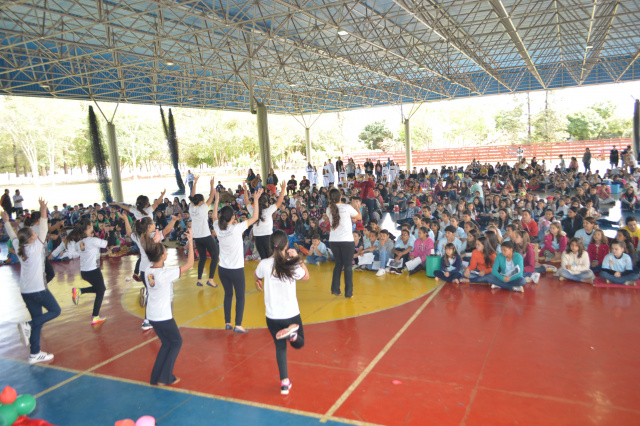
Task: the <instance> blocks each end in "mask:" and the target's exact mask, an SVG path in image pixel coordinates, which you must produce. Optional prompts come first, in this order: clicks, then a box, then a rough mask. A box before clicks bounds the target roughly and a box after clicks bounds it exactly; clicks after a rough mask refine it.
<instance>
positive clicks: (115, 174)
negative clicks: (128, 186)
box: [107, 123, 124, 203]
mask: <svg viewBox="0 0 640 426" xmlns="http://www.w3.org/2000/svg"><path fill="white" fill-rule="evenodd" d="M107 147H108V148H109V165H110V166H111V190H112V192H113V199H114V201H117V202H118V203H122V202H123V201H124V197H123V195H122V179H121V178H120V156H119V155H118V143H117V141H116V126H115V125H114V124H113V123H107Z"/></svg>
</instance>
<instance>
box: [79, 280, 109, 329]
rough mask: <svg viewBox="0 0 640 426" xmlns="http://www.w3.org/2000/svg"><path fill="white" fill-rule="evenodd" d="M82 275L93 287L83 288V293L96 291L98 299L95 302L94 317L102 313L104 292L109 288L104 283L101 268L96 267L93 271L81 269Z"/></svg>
mask: <svg viewBox="0 0 640 426" xmlns="http://www.w3.org/2000/svg"><path fill="white" fill-rule="evenodd" d="M80 276H81V277H82V279H83V280H85V281H87V282H88V283H89V284H91V287H85V288H81V289H80V291H81V292H82V294H86V293H95V294H96V300H94V302H93V313H92V315H93V316H94V317H97V316H98V315H100V307H101V306H102V299H103V298H104V292H105V290H106V289H107V288H106V287H105V285H104V278H102V272H101V271H100V269H94V270H93V271H80Z"/></svg>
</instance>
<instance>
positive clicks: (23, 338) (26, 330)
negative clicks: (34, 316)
mask: <svg viewBox="0 0 640 426" xmlns="http://www.w3.org/2000/svg"><path fill="white" fill-rule="evenodd" d="M18 331H19V332H20V342H22V344H23V345H25V346H29V338H30V337H31V324H29V323H28V322H26V321H25V322H20V323H18Z"/></svg>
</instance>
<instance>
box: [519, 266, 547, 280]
mask: <svg viewBox="0 0 640 426" xmlns="http://www.w3.org/2000/svg"><path fill="white" fill-rule="evenodd" d="M535 272H537V273H539V274H544V273H545V272H547V268H545V267H544V266H536V267H535V268H534V269H533V272H523V273H522V276H523V277H525V278H527V277H530V276H531V275H533V274H534V273H535Z"/></svg>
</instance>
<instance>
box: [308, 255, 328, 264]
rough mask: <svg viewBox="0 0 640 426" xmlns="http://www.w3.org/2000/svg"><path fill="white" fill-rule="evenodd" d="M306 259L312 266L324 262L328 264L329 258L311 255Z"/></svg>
mask: <svg viewBox="0 0 640 426" xmlns="http://www.w3.org/2000/svg"><path fill="white" fill-rule="evenodd" d="M306 259H307V263H310V264H312V265H318V264H320V263H322V262H326V261H327V256H317V255H315V254H310V255H308V256H307V257H306Z"/></svg>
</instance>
